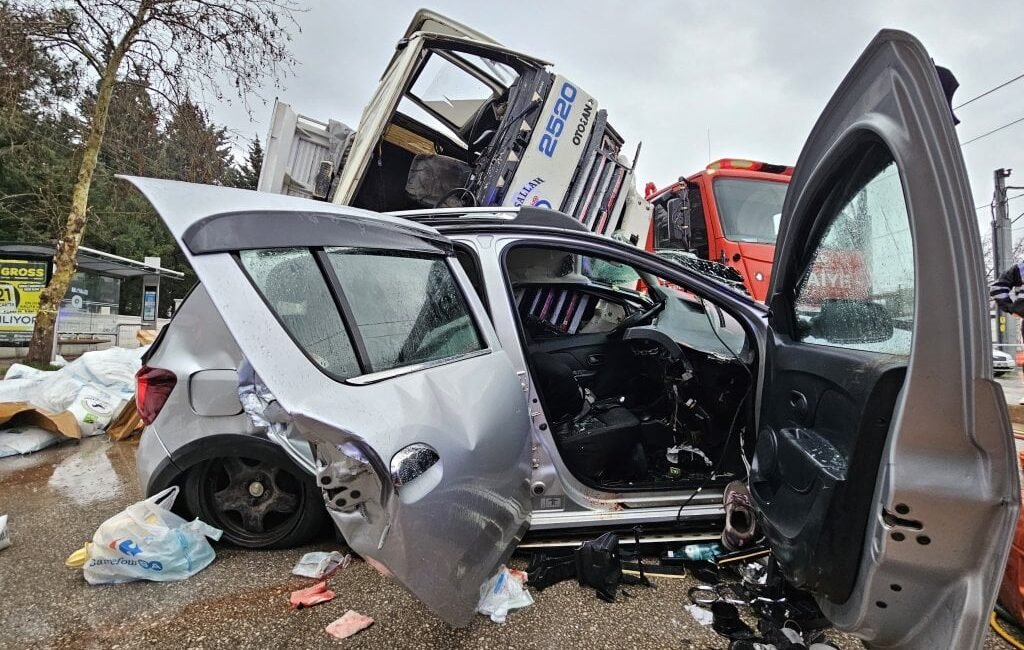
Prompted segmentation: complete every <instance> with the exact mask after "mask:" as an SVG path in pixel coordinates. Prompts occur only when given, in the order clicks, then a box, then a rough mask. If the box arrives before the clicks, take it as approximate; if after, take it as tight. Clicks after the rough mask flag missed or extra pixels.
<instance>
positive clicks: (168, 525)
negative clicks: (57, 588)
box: [83, 486, 221, 585]
mask: <svg viewBox="0 0 1024 650" xmlns="http://www.w3.org/2000/svg"><path fill="white" fill-rule="evenodd" d="M177 496H178V487H177V486H173V487H170V488H167V489H166V490H164V491H163V492H160V493H159V494H156V495H153V496H152V497H150V498H148V499H146V500H145V501H139V502H138V503H136V504H134V505H131V506H128V507H127V508H125V509H124V510H123V511H122V512H120V513H118V514H117V515H114V516H113V517H111V518H110V519H108V520H106V521H105V522H103V523H102V524H100V527H99V528H98V529H97V530H96V534H95V535H93V538H92V541H93V544H92V546H91V547H89V560H88V561H87V562H86V563H85V567H84V569H83V574H84V575H85V579H86V581H87V582H88V583H89V584H93V585H100V584H114V583H120V582H131V581H133V580H153V581H156V582H169V581H173V580H184V579H185V578H188V577H189V576H192V575H195V574H196V573H198V572H199V571H201V570H203V569H205V568H206V567H207V566H209V564H210V563H211V562H213V559H214V557H216V554H215V553H214V552H213V547H212V546H210V542H208V541H207V540H206V538H207V537H209V538H211V539H215V540H216V539H220V536H221V531H220V530H219V529H217V528H214V527H213V526H210V525H208V524H206V523H204V522H202V521H200V520H198V519H196V520H195V521H190V522H186V521H185V520H184V519H182V518H181V517H179V516H178V515H176V514H174V513H172V512H171V511H170V508H171V506H172V505H173V504H174V499H175V497H177Z"/></svg>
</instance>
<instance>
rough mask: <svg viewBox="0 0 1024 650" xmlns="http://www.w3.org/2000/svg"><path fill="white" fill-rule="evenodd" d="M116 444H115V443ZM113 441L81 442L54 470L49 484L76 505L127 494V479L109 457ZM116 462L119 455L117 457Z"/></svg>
mask: <svg viewBox="0 0 1024 650" xmlns="http://www.w3.org/2000/svg"><path fill="white" fill-rule="evenodd" d="M115 444H116V443H115ZM109 447H110V443H105V444H82V445H81V446H80V447H79V449H78V453H75V454H72V455H71V456H68V457H67V458H65V459H64V460H62V461H61V462H60V463H58V464H57V466H56V467H55V468H54V469H53V474H52V475H51V476H50V480H49V481H48V483H47V485H48V486H49V487H50V488H52V489H53V490H54V491H55V492H57V493H58V494H59V495H60V496H62V497H64V498H66V499H68V500H70V501H72V502H73V503H75V504H77V505H90V504H94V503H100V502H102V501H107V500H109V499H112V498H115V497H120V496H122V495H123V494H124V492H125V489H126V488H127V487H128V486H127V481H126V480H124V479H123V478H122V474H121V473H120V472H118V471H117V470H116V469H115V468H114V465H113V464H111V462H110V458H109V457H108V451H109ZM114 460H115V462H117V460H118V458H117V457H116V456H115V459H114Z"/></svg>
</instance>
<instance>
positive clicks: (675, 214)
mask: <svg viewBox="0 0 1024 650" xmlns="http://www.w3.org/2000/svg"><path fill="white" fill-rule="evenodd" d="M665 207H666V209H667V210H668V226H669V239H670V240H671V241H672V242H674V243H678V245H679V247H680V248H682V249H683V250H686V251H689V250H690V206H689V205H687V201H686V199H685V197H684V198H679V197H676V198H672V199H669V200H668V202H667V203H666V205H665Z"/></svg>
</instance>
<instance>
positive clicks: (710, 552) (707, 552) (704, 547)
mask: <svg viewBox="0 0 1024 650" xmlns="http://www.w3.org/2000/svg"><path fill="white" fill-rule="evenodd" d="M724 551H725V549H723V548H722V545H721V544H719V543H718V542H709V543H706V544H687V545H686V546H684V547H683V548H681V549H677V550H674V551H673V550H669V551H667V552H666V553H665V555H664V556H662V559H663V561H664V560H667V561H668V562H669V563H671V562H672V561H673V560H682V561H696V560H707V561H711V560H714V559H715V558H716V557H718V556H719V555H721V554H722V553H723V552H724Z"/></svg>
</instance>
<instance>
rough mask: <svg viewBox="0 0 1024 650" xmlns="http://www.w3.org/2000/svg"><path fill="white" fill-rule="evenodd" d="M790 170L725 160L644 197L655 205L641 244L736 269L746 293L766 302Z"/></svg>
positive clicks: (650, 189)
mask: <svg viewBox="0 0 1024 650" xmlns="http://www.w3.org/2000/svg"><path fill="white" fill-rule="evenodd" d="M792 175H793V168H792V167H787V166H785V165H773V164H769V163H764V162H758V161H754V160H744V159H740V158H723V159H721V160H716V161H715V162H712V163H710V164H709V165H708V166H707V167H705V168H704V169H702V170H701V171H699V172H697V173H696V174H692V175H690V176H687V177H683V178H680V179H679V182H677V183H673V184H672V185H670V186H668V187H666V188H663V189H660V190H659V189H656V188H655V186H654V184H653V183H648V184H647V187H646V192H645V196H646V199H647V200H648V201H650V202H651V203H652V204H653V205H654V214H653V219H652V220H651V228H650V231H649V233H648V237H647V244H646V246H645V248H646V249H647V250H650V251H655V252H658V253H660V254H666V255H668V256H672V254H673V253H677V254H680V255H692V256H695V257H696V258H697V259H699V260H710V261H712V262H718V263H720V264H723V265H726V266H728V267H731V268H732V269H734V270H735V271H736V272H737V273H738V274H739V276H740V278H741V279H742V282H743V285H744V287H745V288H746V290H747V292H748V293H750V295H752V296H753V297H754V298H755V299H756V300H761V301H763V300H765V298H766V297H767V292H768V281H769V279H770V278H771V270H772V257H773V256H774V253H775V237H776V235H777V234H778V229H779V219H780V217H781V215H782V202H783V200H784V199H785V196H786V189H787V187H788V185H789V180H790V177H791V176H792Z"/></svg>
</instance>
